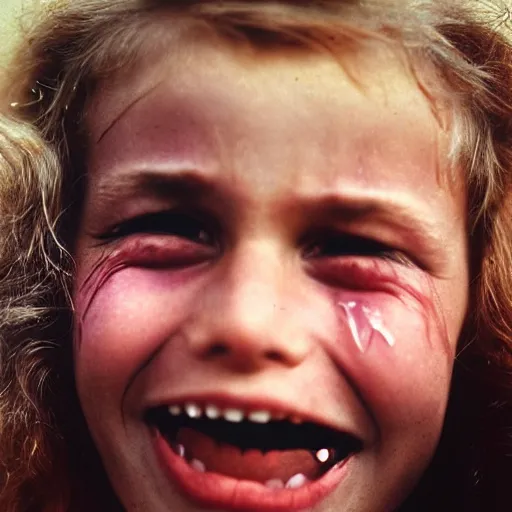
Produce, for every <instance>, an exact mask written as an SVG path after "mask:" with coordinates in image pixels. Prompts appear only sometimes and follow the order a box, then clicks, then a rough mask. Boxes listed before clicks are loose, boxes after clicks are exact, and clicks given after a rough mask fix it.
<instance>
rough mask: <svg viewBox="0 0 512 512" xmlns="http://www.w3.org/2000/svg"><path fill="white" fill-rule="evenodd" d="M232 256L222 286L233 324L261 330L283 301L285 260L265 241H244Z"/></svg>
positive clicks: (264, 328) (272, 322)
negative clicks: (223, 285)
mask: <svg viewBox="0 0 512 512" xmlns="http://www.w3.org/2000/svg"><path fill="white" fill-rule="evenodd" d="M237 253H238V254H236V255H234V256H233V259H232V261H231V268H230V269H229V270H228V272H227V276H226V281H225V288H224V290H223V294H225V297H224V300H225V302H224V304H225V307H226V310H225V313H226V315H230V318H229V319H230V322H232V323H233V326H239V328H241V329H247V330H255V331H257V332H259V333H263V332H264V331H265V330H267V329H268V328H269V326H270V325H275V323H276V321H277V320H278V316H279V315H278V314H277V312H278V311H279V309H280V308H282V307H283V303H284V302H285V301H286V292H287V291H286V286H285V274H286V263H285V262H284V261H283V259H282V258H279V254H277V249H276V248H274V247H272V246H271V245H270V244H268V243H265V242H253V243H248V244H247V246H245V247H241V248H240V250H239V251H237Z"/></svg>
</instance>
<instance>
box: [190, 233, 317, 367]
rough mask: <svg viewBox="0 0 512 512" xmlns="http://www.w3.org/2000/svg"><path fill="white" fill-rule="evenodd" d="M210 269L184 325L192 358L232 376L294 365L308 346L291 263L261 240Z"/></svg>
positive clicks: (235, 252)
mask: <svg viewBox="0 0 512 512" xmlns="http://www.w3.org/2000/svg"><path fill="white" fill-rule="evenodd" d="M216 270H217V272H216V275H215V277H214V278H213V279H212V281H211V282H210V283H209V284H208V285H207V286H206V287H205V288H204V289H203V292H204V293H202V295H201V299H200V301H199V302H198V304H197V306H196V307H197V309H196V315H195V318H194V320H193V321H192V322H190V324H191V325H193V328H192V330H190V331H189V333H188V336H187V338H188V343H189V347H190V349H191V350H192V352H193V355H194V357H196V358H199V359H201V360H203V361H208V362H210V363H214V364H219V365H222V366H224V367H226V368H229V369H230V370H231V371H235V372H257V371H259V370H262V369H264V368H266V367H268V366H275V365H281V366H284V367H288V368H293V367H296V366H298V365H300V364H301V363H302V362H303V361H304V360H305V358H306V357H307V355H308V353H309V352H310V350H311V343H310V341H309V340H308V337H307V330H306V329H303V328H302V326H301V311H300V306H299V304H300V301H299V300H297V297H298V296H299V295H300V292H299V290H298V289H297V287H296V283H295V281H296V280H295V279H294V277H293V275H294V274H295V271H294V270H293V263H292V262H289V263H286V262H284V261H283V258H280V257H279V254H278V251H277V250H275V249H274V248H273V247H272V246H271V245H270V244H267V243H264V242H261V243H253V244H248V245H246V246H245V247H241V248H239V249H237V250H236V251H234V252H233V253H232V254H231V256H229V257H228V258H226V260H225V261H223V262H222V263H221V264H220V267H219V268H218V269H216ZM302 317H303V316H302Z"/></svg>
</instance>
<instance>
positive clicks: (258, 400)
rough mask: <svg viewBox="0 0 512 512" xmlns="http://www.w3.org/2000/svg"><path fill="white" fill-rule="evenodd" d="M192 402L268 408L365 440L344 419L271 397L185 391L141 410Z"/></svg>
mask: <svg viewBox="0 0 512 512" xmlns="http://www.w3.org/2000/svg"><path fill="white" fill-rule="evenodd" d="M189 403H193V404H196V405H198V406H202V407H204V406H206V405H215V406H217V407H219V408H221V409H229V408H235V409H241V410H243V411H244V412H247V413H249V412H253V411H268V412H270V413H272V414H281V415H283V419H295V418H297V419H300V420H301V421H303V422H311V423H315V424H317V425H321V426H323V427H327V428H330V429H332V430H335V431H338V432H340V433H344V434H349V435H351V436H353V437H355V438H357V439H359V440H360V441H362V442H364V436H363V435H362V434H361V432H358V431H357V429H356V428H354V427H353V426H352V425H350V424H349V422H348V421H347V422H343V421H331V420H328V419H326V418H325V417H322V416H321V415H320V414H318V413H317V412H316V411H311V410H308V409H306V408H301V407H300V406H299V407H297V406H295V405H292V404H290V403H289V402H285V401H283V400H280V399H276V398H270V397H264V398H263V397H254V396H253V397H248V396H244V397H240V396H236V395H232V394H229V395H228V394H216V393H209V394H186V395H180V396H172V397H168V398H165V399H163V400H162V399H160V400H158V401H155V402H154V403H151V404H148V405H147V406H146V408H145V411H144V412H147V411H148V410H150V409H154V408H159V407H168V406H170V405H182V406H183V405H185V404H189Z"/></svg>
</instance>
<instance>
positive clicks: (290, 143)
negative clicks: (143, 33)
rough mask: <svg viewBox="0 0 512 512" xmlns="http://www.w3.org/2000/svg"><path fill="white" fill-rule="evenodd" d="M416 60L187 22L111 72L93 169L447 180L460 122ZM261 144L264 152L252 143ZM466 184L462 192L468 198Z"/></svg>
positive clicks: (328, 182) (95, 122)
mask: <svg viewBox="0 0 512 512" xmlns="http://www.w3.org/2000/svg"><path fill="white" fill-rule="evenodd" d="M406 69H407V68H406V66H404V64H403V62H402V61H400V59H399V58H397V56H396V55H394V54H393V53H392V52H391V51H390V50H389V49H386V48H384V47H373V48H372V52H366V53H365V52H363V51H360V52H358V53H357V54H353V55H347V54H346V53H345V54H344V55H343V56H341V55H340V58H339V59H338V58H336V57H334V56H333V55H331V54H328V52H320V51H316V50H315V51H313V50H307V49H301V50H297V49H295V50H293V51H292V50H290V49H288V48H278V47H276V48H273V49H272V50H271V51H270V50H268V49H265V50H263V49H261V50H258V49H256V48H254V47H251V48H249V47H246V46H244V47H243V48H237V47H235V46H233V45H232V44H230V43H227V42H225V41H220V40H219V39H218V38H213V37H212V38H210V37H205V38H202V39H197V38H193V37H190V35H187V34H180V35H179V37H178V36H177V37H176V38H174V39H173V41H172V44H170V45H169V46H168V47H165V48H162V49H160V51H159V52H156V53H152V54H151V55H150V56H149V55H148V58H146V59H141V60H140V61H138V63H137V65H135V66H134V67H132V68H131V69H130V70H129V71H125V72H123V73H120V74H118V75H117V76H115V77H113V78H111V79H109V80H105V81H103V82H102V83H101V84H100V86H99V88H98V90H97V92H96V94H95V95H94V97H93V99H92V101H91V104H90V106H89V108H88V113H87V125H88V131H89V136H90V145H91V149H92V150H91V152H90V162H89V171H90V172H91V173H92V174H94V173H96V172H99V170H102V171H101V172H102V173H103V172H104V170H105V169H109V170H110V171H109V172H110V173H112V172H113V169H117V171H116V172H117V173H118V174H119V173H120V172H122V171H121V170H120V169H122V168H123V162H128V161H129V162H130V166H131V167H132V168H133V167H134V166H135V167H136V166H137V165H139V166H142V167H144V166H147V165H148V158H149V156H148V155H151V158H150V159H151V161H152V163H151V165H152V166H153V167H157V166H158V165H161V164H164V163H168V162H169V161H170V160H172V161H176V160H179V161H181V162H182V164H183V163H186V165H189V166H191V167H196V166H197V167H200V168H202V169H203V171H204V172H208V171H207V169H216V170H217V171H218V169H219V165H221V166H222V168H223V170H224V172H223V174H224V176H225V177H226V178H228V179H230V180H232V179H233V178H234V176H233V175H232V173H231V174H230V173H229V172H228V171H232V170H233V168H235V167H236V162H241V161H242V160H244V159H245V161H244V164H243V165H245V166H246V167H247V168H246V169H245V170H246V171H247V173H249V171H253V170H254V169H259V171H261V170H262V169H267V173H264V172H259V174H260V176H261V179H262V180H263V181H265V179H264V177H265V174H266V176H267V177H268V176H270V175H271V176H272V180H274V181H275V180H276V179H278V177H279V176H281V177H282V180H286V181H287V182H288V183H291V181H293V183H294V186H295V188H296V189H301V188H302V189H304V191H307V190H309V191H311V190H313V189H314V187H315V186H316V187H319V188H325V187H331V188H332V187H336V183H337V182H338V181H339V180H338V178H339V177H340V175H341V174H343V180H344V183H343V185H344V186H347V185H349V183H348V182H347V177H350V175H353V177H354V178H355V179H357V180H358V184H359V185H360V184H361V181H363V182H364V180H368V185H369V186H370V185H371V184H372V183H375V182H379V183H380V184H381V185H385V184H386V183H387V182H389V187H390V188H393V190H395V191H397V192H399V190H400V188H401V186H402V185H404V186H406V188H410V186H411V181H412V182H413V183H414V182H416V185H417V186H418V187H423V188H424V187H425V182H428V183H429V187H427V189H428V193H429V194H430V193H432V194H438V193H439V192H440V191H441V190H443V191H444V192H446V191H447V188H448V189H450V188H451V187H449V183H448V182H449V180H446V179H445V178H446V176H447V174H448V171H447V168H448V159H447V158H446V155H447V153H448V133H447V132H446V131H445V130H444V129H443V128H442V127H441V125H440V123H439V117H436V116H435V115H434V114H433V109H432V104H431V103H430V102H429V100H428V99H427V98H426V96H425V95H424V93H423V92H422V91H421V90H420V88H419V87H418V83H417V81H416V78H415V77H414V76H412V74H411V73H408V72H407V71H406ZM258 146H259V147H260V148H263V147H264V148H265V149H264V153H265V154H264V155H263V154H261V153H260V154H258V151H257V150H256V151H250V150H249V149H250V148H252V149H253V150H254V149H256V148H258ZM226 159H227V160H229V164H228V165H226V163H227V162H226ZM249 160H250V161H249ZM270 160H272V162H273V164H274V165H275V167H274V168H273V169H269V167H268V162H267V161H270ZM419 164H421V169H418V165H419ZM249 167H251V168H250V169H249ZM278 168H281V169H282V168H287V169H289V168H293V169H295V171H296V172H295V173H294V174H293V176H292V175H291V174H290V173H289V172H288V173H279V172H274V171H279V169H278ZM304 169H307V170H308V171H309V172H301V171H304ZM312 169H316V170H317V172H315V173H312V172H311V170H312ZM426 169H428V172H426V171H425V170H426ZM320 170H321V172H320ZM347 170H350V172H347ZM212 172H214V171H212ZM215 172H216V171H215ZM239 174H240V173H239ZM400 176H402V177H403V178H404V180H401V179H400ZM239 177H240V176H239V175H238V176H237V179H238V178H239ZM460 190H461V187H457V189H456V191H454V190H450V195H453V194H458V195H459V196H461V197H460V198H459V199H460V200H463V199H462V195H463V194H461V193H460ZM457 191H458V192H457ZM457 202H458V201H457Z"/></svg>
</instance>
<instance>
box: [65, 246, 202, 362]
mask: <svg viewBox="0 0 512 512" xmlns="http://www.w3.org/2000/svg"><path fill="white" fill-rule="evenodd" d="M203 259H207V258H206V254H205V251H202V250H197V246H196V247H194V248H187V247H186V246H183V244H181V246H180V247H179V250H177V248H176V247H174V246H173V244H172V243H169V241H165V242H164V243H163V244H162V243H159V242H158V241H153V242H148V241H147V240H146V241H144V242H143V243H141V242H140V241H135V242H134V243H129V244H127V245H126V246H125V247H123V248H121V249H119V250H110V251H107V250H106V251H105V252H104V253H103V254H101V255H99V256H98V258H97V261H96V262H95V264H94V265H92V266H91V268H90V269H88V270H87V272H86V273H84V275H83V277H82V278H81V279H80V280H79V282H78V284H77V288H76V291H75V306H76V315H75V318H76V320H75V348H76V350H77V351H81V350H82V348H84V347H82V345H83V344H84V343H86V344H87V347H86V350H85V351H84V353H83V354H82V355H81V358H82V359H84V357H86V355H88V354H91V355H93V354H94V355H96V356H98V360H99V359H101V358H104V359H106V360H108V359H109V356H112V357H117V356H118V355H120V353H121V351H123V350H124V351H125V352H126V350H127V349H129V351H130V353H131V355H132V356H135V354H136V353H137V351H138V350H142V351H147V350H150V349H151V344H152V343H154V344H156V343H158V342H160V341H161V339H164V338H165V336H167V335H168V334H169V333H166V332H164V330H165V326H166V325H168V321H169V318H170V315H171V312H172V315H175V316H179V314H180V311H183V310H184V308H185V305H186V303H187V300H188V299H187V297H189V296H190V291H189V290H190V287H187V286H185V284H186V283H190V282H194V281H195V279H191V278H192V277H193V276H194V275H195V274H197V273H200V272H201V265H192V264H191V263H201V261H202V260H203ZM169 290H173V293H172V295H171V296H169ZM141 355H142V354H141Z"/></svg>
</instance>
